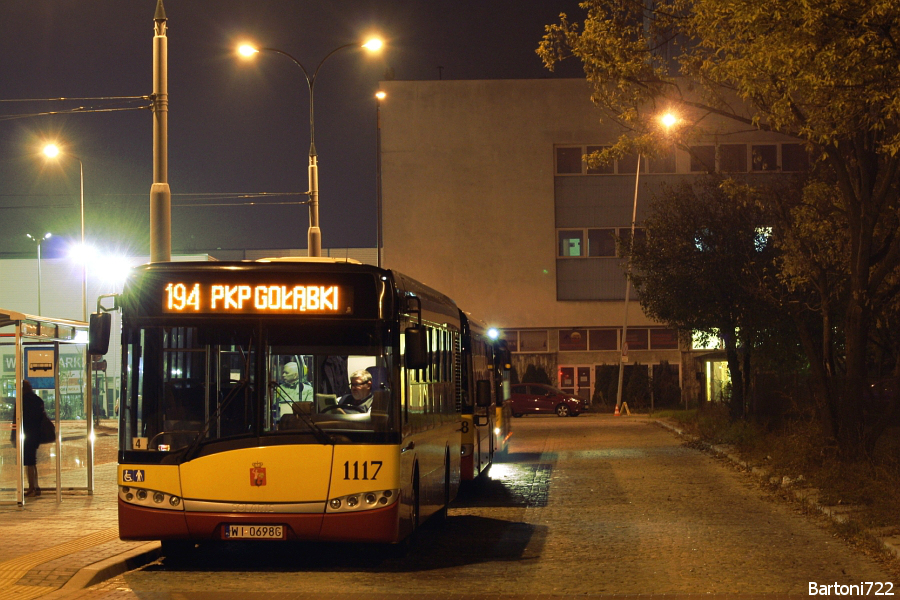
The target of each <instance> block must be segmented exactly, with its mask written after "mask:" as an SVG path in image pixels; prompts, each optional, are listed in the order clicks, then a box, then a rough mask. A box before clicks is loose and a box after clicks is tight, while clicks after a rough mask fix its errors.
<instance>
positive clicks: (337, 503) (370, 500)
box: [325, 490, 400, 513]
mask: <svg viewBox="0 0 900 600" xmlns="http://www.w3.org/2000/svg"><path fill="white" fill-rule="evenodd" d="M399 497H400V490H380V491H377V492H364V493H362V494H350V495H348V496H341V497H340V498H332V499H331V500H329V501H328V509H327V510H326V511H325V512H329V513H334V512H355V511H360V510H371V509H373V508H382V507H384V506H388V505H389V504H393V503H394V502H396V501H397V499H398V498H399Z"/></svg>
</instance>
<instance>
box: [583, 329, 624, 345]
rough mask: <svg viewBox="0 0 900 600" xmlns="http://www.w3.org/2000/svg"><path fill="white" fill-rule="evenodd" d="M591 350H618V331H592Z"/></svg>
mask: <svg viewBox="0 0 900 600" xmlns="http://www.w3.org/2000/svg"><path fill="white" fill-rule="evenodd" d="M588 340H589V344H590V347H591V350H618V349H619V330H618V329H591V331H590V333H589V334H588Z"/></svg>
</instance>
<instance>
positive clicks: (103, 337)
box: [88, 312, 112, 355]
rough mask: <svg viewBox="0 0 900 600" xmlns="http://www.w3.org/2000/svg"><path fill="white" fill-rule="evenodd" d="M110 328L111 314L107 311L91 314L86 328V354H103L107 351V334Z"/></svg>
mask: <svg viewBox="0 0 900 600" xmlns="http://www.w3.org/2000/svg"><path fill="white" fill-rule="evenodd" d="M111 329H112V315H111V314H109V313H108V312H104V313H94V314H92V315H91V322H90V329H89V330H88V354H91V355H103V354H106V353H107V352H109V334H110V330H111Z"/></svg>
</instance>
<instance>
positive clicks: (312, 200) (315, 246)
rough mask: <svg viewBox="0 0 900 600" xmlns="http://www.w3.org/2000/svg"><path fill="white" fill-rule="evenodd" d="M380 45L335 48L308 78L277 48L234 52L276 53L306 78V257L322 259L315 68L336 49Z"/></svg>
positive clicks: (247, 47) (377, 47)
mask: <svg viewBox="0 0 900 600" xmlns="http://www.w3.org/2000/svg"><path fill="white" fill-rule="evenodd" d="M383 46H384V42H382V41H381V40H380V39H378V38H372V39H370V40H368V41H367V42H366V43H364V44H362V45H361V46H360V45H359V44H357V43H352V44H344V45H343V46H338V47H337V48H335V49H334V50H332V51H331V52H329V53H328V54H326V55H325V58H323V59H322V60H321V61H320V62H319V64H318V66H316V69H315V71H313V73H312V75H310V74H309V71H307V70H306V67H304V66H303V65H302V64H301V63H300V61H299V60H297V59H296V58H294V57H293V56H291V55H290V54H288V53H287V52H284V51H283V50H278V49H277V48H256V47H254V46H251V45H249V44H244V45H243V46H241V47H240V48H238V53H239V54H240V55H241V56H244V57H247V58H249V57H252V56H253V55H255V54H258V53H260V52H263V51H266V52H275V53H276V54H281V55H282V56H286V57H288V58H289V59H291V60H292V61H294V64H295V65H297V66H298V67H300V70H301V71H303V75H304V76H305V77H306V84H307V86H308V87H309V192H307V193H308V194H309V234H308V242H307V244H308V246H307V248H308V250H307V254H308V255H309V256H322V231H321V229H320V228H319V169H318V156H317V155H316V129H315V122H314V119H313V115H314V112H313V91H314V90H315V85H316V77H317V76H318V74H319V69H321V68H322V64H323V63H324V62H325V61H326V60H328V58H329V57H330V56H331V55H332V54H334V53H335V52H337V51H339V50H344V49H345V48H356V47H362V48H365V49H366V50H368V51H370V52H377V51H379V50H381V48H382V47H383Z"/></svg>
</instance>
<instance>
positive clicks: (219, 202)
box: [0, 192, 308, 210]
mask: <svg viewBox="0 0 900 600" xmlns="http://www.w3.org/2000/svg"><path fill="white" fill-rule="evenodd" d="M306 195H307V193H306V192H250V193H248V192H220V193H213V192H208V193H181V194H172V197H173V198H185V199H186V198H196V199H197V200H198V201H196V202H181V203H178V204H172V207H173V208H174V207H179V208H204V207H207V206H209V207H223V206H224V207H236V208H240V207H248V206H250V207H265V206H299V205H305V204H307V203H308V200H286V201H274V202H269V201H262V202H260V201H258V200H254V199H262V198H283V197H289V196H306ZM66 196H67V195H66V194H50V195H48V194H0V198H50V197H66ZM129 196H133V197H143V194H96V195H95V196H94V197H95V198H97V199H98V200H100V202H99V203H98V204H103V203H104V202H103V198H104V197H106V198H107V199H109V198H112V197H129ZM227 200H235V201H232V202H227ZM32 208H34V205H33V204H20V205H12V206H0V210H4V209H6V210H12V209H32ZM41 208H71V205H69V204H46V205H41Z"/></svg>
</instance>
